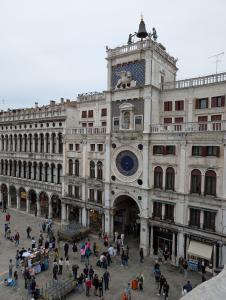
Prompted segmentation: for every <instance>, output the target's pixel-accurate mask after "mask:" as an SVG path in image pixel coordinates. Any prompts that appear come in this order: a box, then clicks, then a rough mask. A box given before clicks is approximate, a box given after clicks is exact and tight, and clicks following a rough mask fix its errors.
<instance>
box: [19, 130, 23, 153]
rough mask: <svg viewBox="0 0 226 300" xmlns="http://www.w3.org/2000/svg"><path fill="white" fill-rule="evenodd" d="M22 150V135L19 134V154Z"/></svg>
mask: <svg viewBox="0 0 226 300" xmlns="http://www.w3.org/2000/svg"><path fill="white" fill-rule="evenodd" d="M22 150H23V140H22V135H21V134H19V152H22Z"/></svg>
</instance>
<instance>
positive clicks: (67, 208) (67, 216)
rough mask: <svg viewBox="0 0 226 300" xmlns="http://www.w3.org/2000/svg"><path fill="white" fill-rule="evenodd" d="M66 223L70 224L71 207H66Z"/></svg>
mask: <svg viewBox="0 0 226 300" xmlns="http://www.w3.org/2000/svg"><path fill="white" fill-rule="evenodd" d="M66 221H67V223H68V222H69V205H68V204H67V205H66Z"/></svg>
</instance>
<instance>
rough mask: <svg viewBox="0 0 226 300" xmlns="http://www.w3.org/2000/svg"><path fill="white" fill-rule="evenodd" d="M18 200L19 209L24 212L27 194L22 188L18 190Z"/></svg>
mask: <svg viewBox="0 0 226 300" xmlns="http://www.w3.org/2000/svg"><path fill="white" fill-rule="evenodd" d="M19 199H20V209H21V210H24V211H26V205H27V203H26V202H27V193H26V190H25V189H24V188H23V187H21V188H19Z"/></svg>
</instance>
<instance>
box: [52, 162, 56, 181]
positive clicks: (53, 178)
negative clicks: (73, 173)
mask: <svg viewBox="0 0 226 300" xmlns="http://www.w3.org/2000/svg"><path fill="white" fill-rule="evenodd" d="M55 169H56V168H55V165H54V164H51V182H52V183H54V182H55Z"/></svg>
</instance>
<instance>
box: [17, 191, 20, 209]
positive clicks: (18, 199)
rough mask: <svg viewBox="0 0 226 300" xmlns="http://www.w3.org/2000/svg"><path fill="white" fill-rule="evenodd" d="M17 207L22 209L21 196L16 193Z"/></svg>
mask: <svg viewBox="0 0 226 300" xmlns="http://www.w3.org/2000/svg"><path fill="white" fill-rule="evenodd" d="M16 208H17V209H20V196H19V195H18V194H16Z"/></svg>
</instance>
